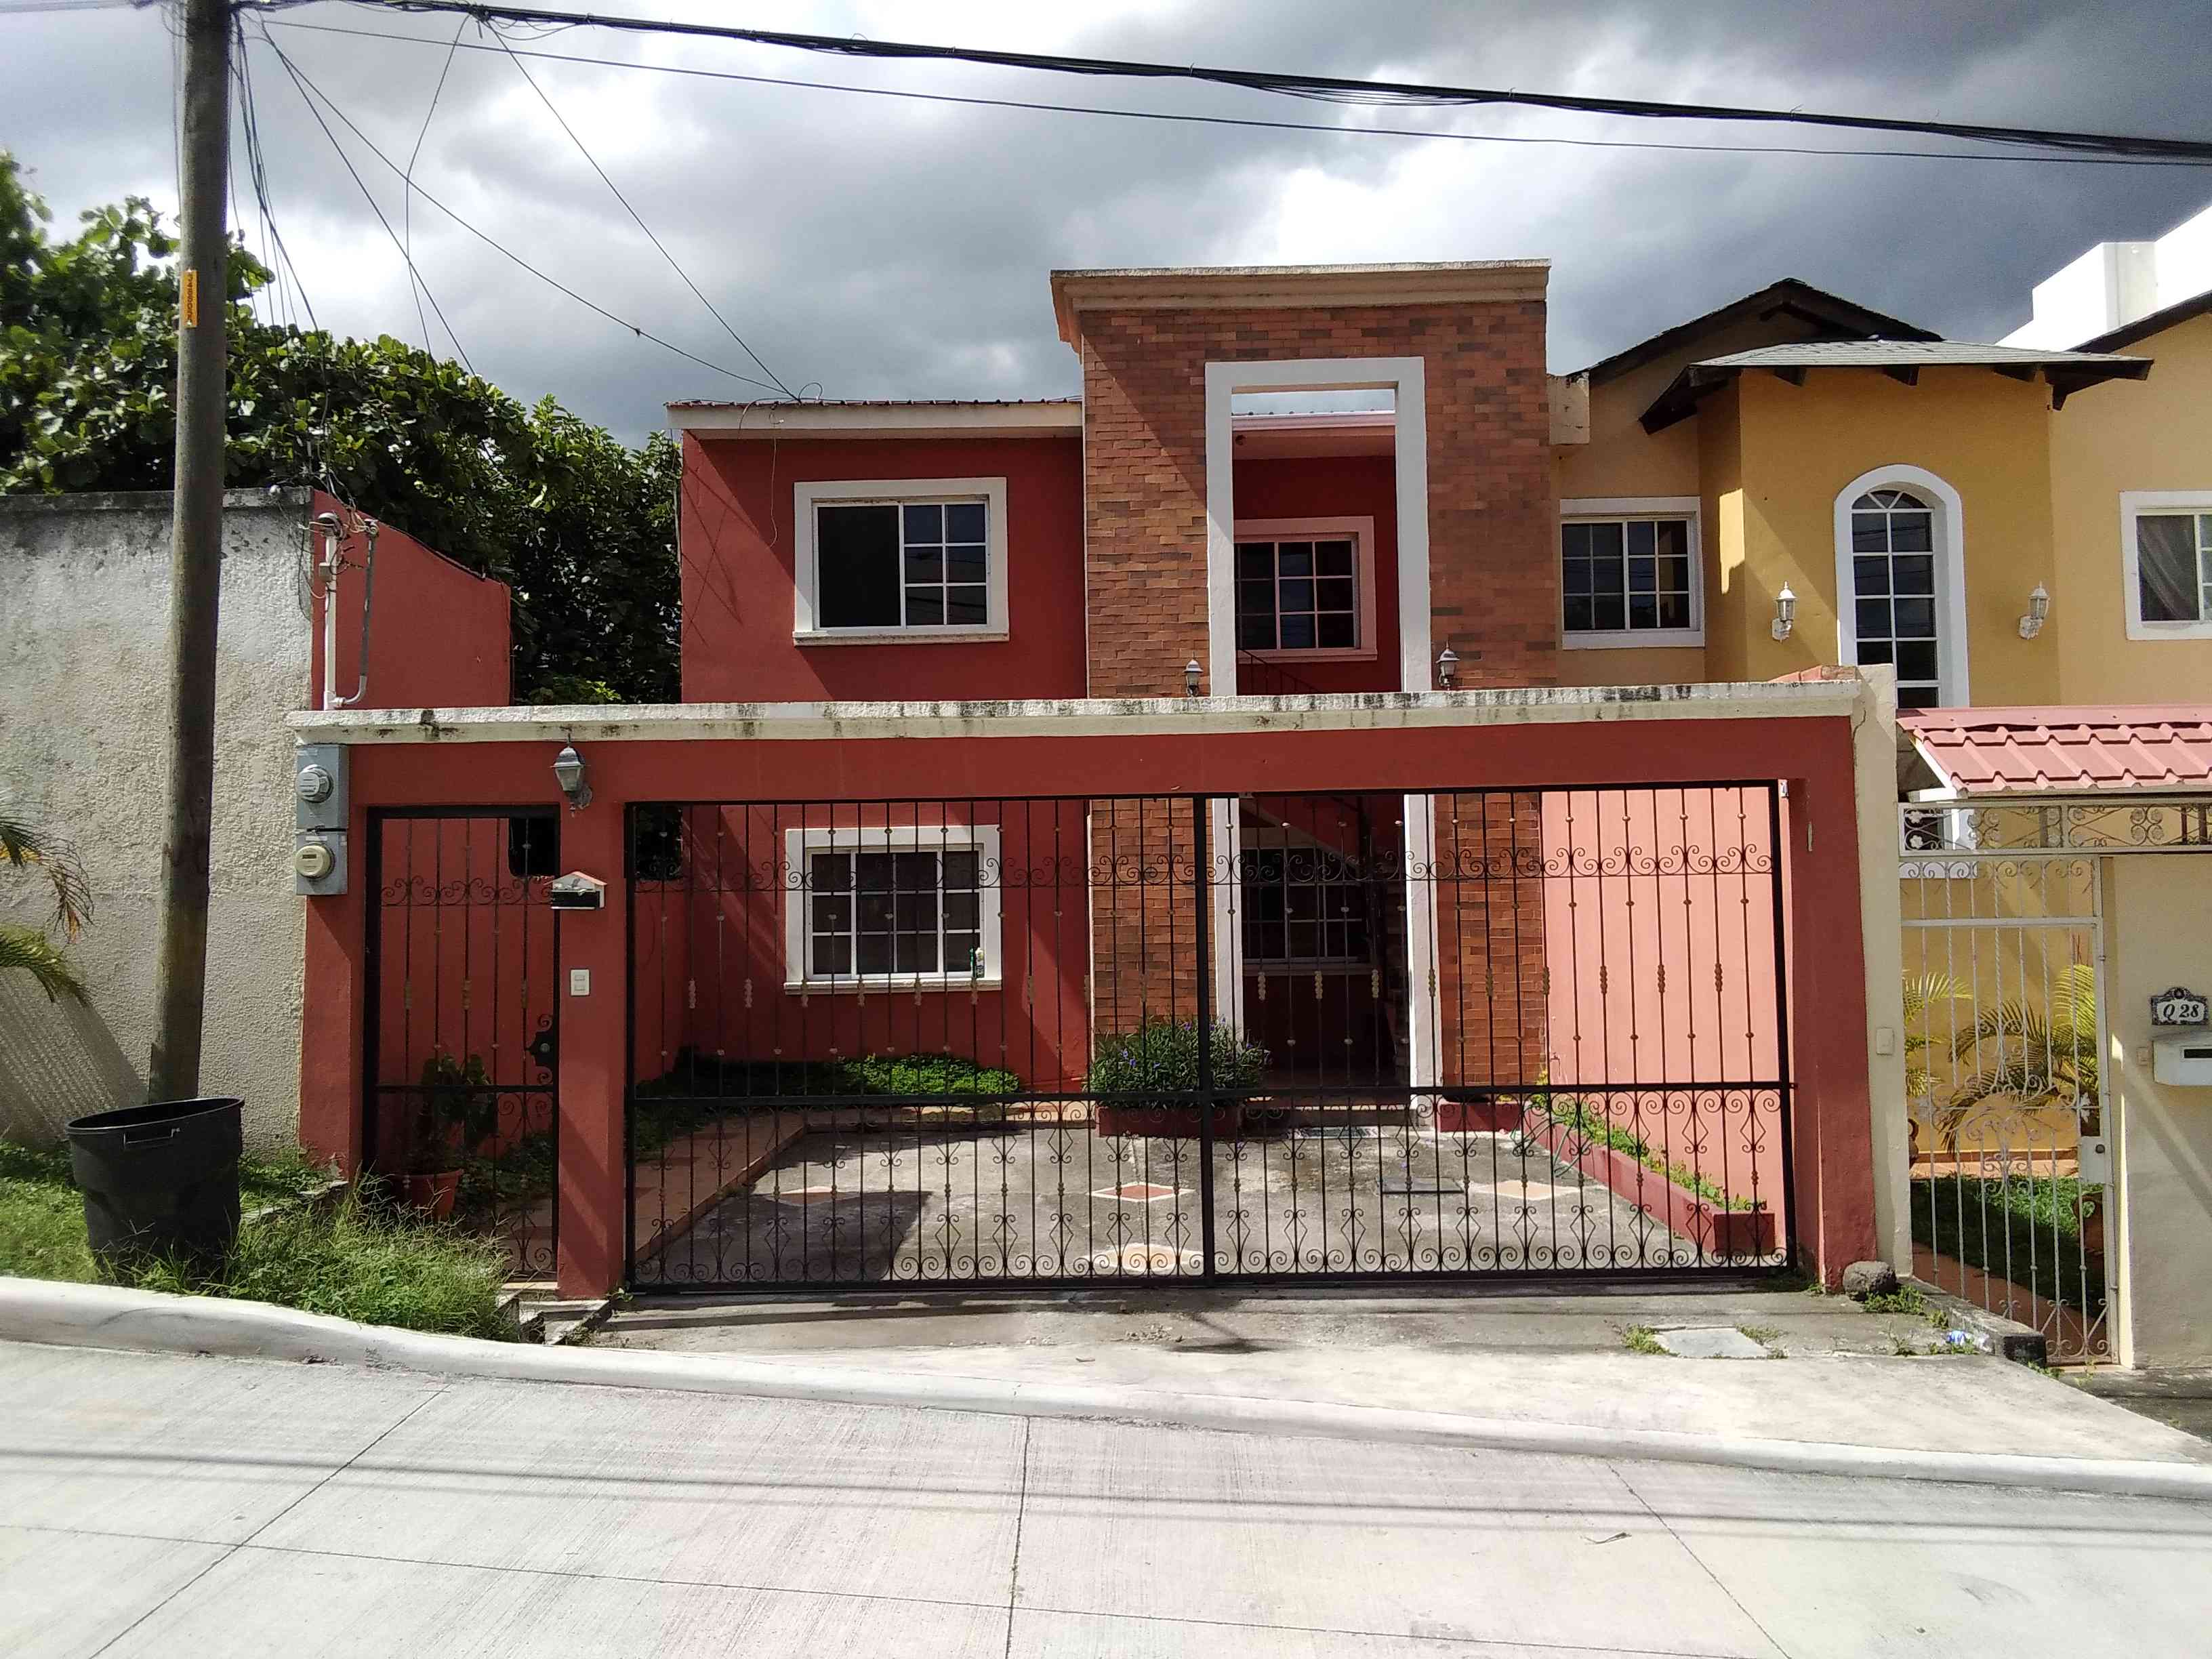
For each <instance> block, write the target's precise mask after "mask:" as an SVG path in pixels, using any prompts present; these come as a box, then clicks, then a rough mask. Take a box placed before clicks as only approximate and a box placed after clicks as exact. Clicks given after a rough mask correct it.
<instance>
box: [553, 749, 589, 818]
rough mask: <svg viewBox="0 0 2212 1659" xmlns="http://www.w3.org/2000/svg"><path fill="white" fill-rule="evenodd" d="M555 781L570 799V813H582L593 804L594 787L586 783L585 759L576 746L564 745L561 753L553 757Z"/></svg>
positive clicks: (563, 793)
mask: <svg viewBox="0 0 2212 1659" xmlns="http://www.w3.org/2000/svg"><path fill="white" fill-rule="evenodd" d="M553 781H555V782H556V783H557V784H559V785H560V786H561V793H562V795H564V796H566V797H567V798H568V810H569V811H572V812H580V811H583V810H584V809H585V808H586V806H589V805H591V804H592V786H591V785H590V784H588V783H586V782H585V781H584V757H582V756H581V755H580V754H578V753H577V752H576V746H575V745H574V744H562V745H561V752H560V753H559V754H557V755H556V756H554V757H553Z"/></svg>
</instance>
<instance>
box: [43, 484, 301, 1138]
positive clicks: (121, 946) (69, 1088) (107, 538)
mask: <svg viewBox="0 0 2212 1659" xmlns="http://www.w3.org/2000/svg"><path fill="white" fill-rule="evenodd" d="M306 516H307V493H306V492H305V491H303V490H302V491H292V492H287V493H286V494H285V495H283V496H282V497H278V498H272V497H271V496H270V495H266V494H264V493H262V492H258V491H255V492H239V493H235V494H234V495H231V496H230V497H229V498H228V500H227V501H226V504H225V513H224V558H223V573H222V618H221V628H220V644H219V647H218V657H217V665H216V778H215V821H214V830H215V835H214V843H213V848H212V866H213V891H212V894H211V898H210V915H209V933H208V1002H207V1024H206V1038H205V1054H204V1060H203V1062H202V1068H201V1079H200V1082H201V1088H202V1090H203V1091H204V1092H205V1093H208V1094H234V1095H239V1096H241V1097H244V1099H245V1101H246V1137H247V1139H248V1140H249V1142H252V1143H253V1144H257V1145H264V1146H268V1145H276V1144H282V1143H287V1142H289V1141H290V1140H291V1139H292V1138H293V1136H294V1133H295V1125H296V1123H297V1121H298V1117H299V1080H300V1000H301V929H302V926H303V912H302V907H301V902H300V901H299V899H298V898H296V897H295V896H294V895H293V892H292V876H291V870H290V854H291V847H292V804H291V780H292V738H291V735H290V733H289V732H287V731H286V730H285V726H284V716H285V715H286V714H287V713H288V712H289V711H290V710H292V709H295V708H300V707H301V706H303V704H304V702H305V701H306V694H307V689H308V675H309V670H308V650H309V624H308V620H307V594H306V590H305V587H304V586H303V583H302V580H301V578H302V568H301V557H302V532H303V528H304V524H305V520H306ZM168 567H169V498H168V496H167V495H166V494H147V495H73V496H48V497H31V498H23V497H15V498H6V499H0V799H6V800H7V801H8V803H9V805H10V806H11V807H12V808H14V809H16V810H18V811H20V812H21V814H22V815H23V816H25V817H28V818H29V819H30V820H31V821H32V822H33V823H36V824H37V825H39V826H40V828H41V829H44V830H45V831H46V832H48V833H50V834H53V835H58V836H65V837H67V838H69V839H70V840H72V841H74V842H76V847H77V850H78V852H79V854H81V855H82V860H83V863H84V866H85V870H86V872H87V874H88V876H89V878H90V879H91V884H92V888H93V894H94V903H95V905H96V907H97V908H96V911H95V914H94V920H93V924H92V926H91V927H90V928H89V929H88V930H87V932H86V933H85V934H84V935H83V937H82V939H80V940H79V941H78V944H77V945H76V952H75V954H76V961H77V963H78V964H79V966H80V968H81V969H82V971H83V974H84V976H85V979H86V981H87V983H88V985H89V987H90V988H91V993H92V1001H91V1005H90V1006H89V1007H87V1008H73V1007H70V1006H50V1005H49V1004H48V1003H47V1002H46V998H45V997H44V996H43V995H42V994H40V992H39V991H38V990H36V989H35V988H34V987H32V986H30V985H29V983H28V982H27V981H24V980H22V978H21V975H0V1132H7V1133H30V1134H33V1135H37V1134H51V1133H58V1127H59V1125H60V1124H61V1123H62V1122H63V1121H65V1120H66V1119H68V1118H70V1117H72V1116H75V1115H78V1114H80V1113H82V1112H88V1111H96V1110H99V1109H101V1108H103V1107H106V1106H111V1105H119V1104H128V1103H132V1102H135V1101H137V1100H139V1099H143V1090H144V1078H145V1072H146V1063H147V1056H148V1052H149V1048H150V1047H151V1044H152V1041H153V999H154V957H155V939H156V933H157V923H156V915H155V912H156V900H157V895H158V893H159V890H160V885H161V831H162V824H163V814H164V804H163V803H164V794H163V792H164V788H165V783H166V779H167V771H168V762H167V735H166V718H165V714H164V709H163V703H164V701H165V696H166V691H165V687H166V683H167V677H166V671H165V660H164V659H165V653H166V650H167V630H168V611H169V579H168ZM39 901H40V893H39V890H37V888H36V887H35V885H34V884H29V883H26V882H22V881H20V880H18V881H9V882H5V883H4V884H0V908H5V909H8V910H9V911H11V912H13V913H14V915H17V916H19V915H21V914H22V913H24V912H25V911H31V912H33V913H34V915H33V919H42V915H39V914H38V913H41V912H42V911H43V905H42V904H41V903H40V902H39ZM11 919H14V917H13V916H11Z"/></svg>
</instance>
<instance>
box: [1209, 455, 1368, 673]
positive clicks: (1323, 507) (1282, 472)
mask: <svg viewBox="0 0 2212 1659" xmlns="http://www.w3.org/2000/svg"><path fill="white" fill-rule="evenodd" d="M1236 491H1237V519H1238V520H1239V521H1240V522H1249V521H1250V520H1259V519H1338V518H1363V519H1365V518H1371V519H1373V520H1375V548H1374V556H1375V623H1374V627H1375V647H1376V650H1375V655H1374V657H1373V658H1372V659H1346V660H1343V661H1334V662H1309V661H1291V662H1285V663H1283V664H1281V665H1280V669H1281V671H1282V672H1283V673H1284V674H1286V675H1289V676H1291V677H1292V678H1294V680H1302V681H1304V683H1305V684H1306V685H1308V686H1310V687H1311V688H1312V689H1313V690H1316V691H1395V690H1399V689H1400V688H1399V684H1398V680H1399V674H1398V466H1397V463H1396V462H1395V460H1394V459H1391V458H1390V457H1389V456H1388V455H1331V456H1322V457H1317V458H1314V459H1300V460H1269V461H1238V462H1237V477H1236ZM1238 669H1239V678H1238V681H1237V690H1239V691H1243V692H1246V693H1256V694H1258V695H1261V696H1267V695H1269V694H1270V693H1278V694H1279V693H1282V692H1284V691H1285V690H1289V689H1290V688H1287V687H1285V686H1282V685H1279V684H1276V683H1275V681H1274V678H1273V677H1272V676H1270V675H1269V674H1268V673H1267V671H1264V670H1262V671H1259V672H1257V673H1254V672H1253V671H1251V670H1252V665H1250V664H1245V663H1240V664H1239V665H1238Z"/></svg>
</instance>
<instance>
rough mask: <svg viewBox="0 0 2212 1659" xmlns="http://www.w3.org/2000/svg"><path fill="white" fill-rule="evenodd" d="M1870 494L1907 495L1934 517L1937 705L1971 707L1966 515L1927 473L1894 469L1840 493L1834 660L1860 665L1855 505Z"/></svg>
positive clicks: (1863, 476)
mask: <svg viewBox="0 0 2212 1659" xmlns="http://www.w3.org/2000/svg"><path fill="white" fill-rule="evenodd" d="M1870 489H1909V490H1911V492H1912V493H1913V494H1914V495H1918V496H1920V497H1922V498H1923V500H1925V501H1927V502H1928V503H1929V507H1930V508H1931V509H1932V511H1933V513H1934V519H1935V535H1934V538H1933V545H1934V547H1935V550H1936V699H1937V702H1938V703H1939V704H1940V705H1941V706H1942V707H1943V708H1966V707H1968V706H1969V704H1970V703H1971V702H1972V694H1971V693H1970V691H1969V690H1968V686H1969V681H1968V678H1967V674H1966V505H1965V503H1964V502H1962V501H1960V499H1959V492H1958V491H1957V490H1955V489H1952V488H1951V486H1950V485H1949V484H1947V483H1944V482H1943V481H1942V479H1941V478H1939V477H1936V475H1935V474H1934V473H1933V472H1930V471H1928V470H1927V469H1926V468H1925V467H1919V466H1905V465H1891V466H1878V467H1875V469H1874V470H1873V471H1870V472H1862V473H1860V474H1859V476H1858V477H1856V478H1854V479H1852V480H1851V481H1850V483H1847V484H1845V485H1844V487H1843V489H1840V490H1838V492H1837V493H1836V511H1835V535H1836V660H1837V661H1838V663H1842V664H1845V665H1856V664H1857V662H1858V659H1859V640H1858V631H1859V623H1858V609H1857V605H1854V604H1853V601H1854V600H1855V599H1857V596H1858V595H1857V586H1856V580H1855V578H1854V575H1853V573H1852V569H1851V503H1852V502H1853V501H1857V500H1858V498H1859V497H1860V496H1862V495H1865V494H1866V493H1867V492H1868V491H1869V490H1870Z"/></svg>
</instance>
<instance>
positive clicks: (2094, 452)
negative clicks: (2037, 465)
mask: <svg viewBox="0 0 2212 1659" xmlns="http://www.w3.org/2000/svg"><path fill="white" fill-rule="evenodd" d="M2128 349H2130V351H2134V352H2139V353H2141V354H2142V356H2147V357H2149V358H2152V359H2153V360H2154V362H2155V364H2156V367H2155V368H2153V369H2152V371H2151V375H2150V378H2149V380H2146V381H2144V382H2143V383H2142V384H2141V385H2113V386H2096V387H2093V388H2092V389H2091V390H2089V391H2087V392H2079V393H2077V394H2075V397H2074V398H2072V399H2070V400H2069V402H2068V404H2067V405H2066V407H2065V408H2064V409H2063V410H2060V411H2059V412H2058V413H2057V415H2055V416H2052V417H2051V526H2052V530H2053V532H2054V534H2053V540H2054V543H2055V544H2056V546H2057V550H2058V560H2059V568H2058V580H2057V581H2056V582H2054V583H2053V584H2052V586H2051V593H2052V596H2053V599H2054V601H2055V603H2054V605H2053V606H2052V610H2051V625H2052V629H2054V630H2056V631H2057V635H2058V641H2057V643H2058V650H2057V685H2056V687H2055V689H2054V692H2053V695H2051V696H2048V697H2046V698H2043V699H2039V701H2047V702H2101V703H2141V702H2173V701H2175V700H2177V699H2191V700H2202V699H2203V698H2205V697H2206V696H2212V637H2205V638H2201V639H2160V640H2131V639H2130V638H2129V637H2128V633H2127V611H2126V595H2127V545H2126V542H2125V540H2124V538H2123V534H2122V530H2121V523H2120V497H2121V495H2122V494H2123V493H2124V492H2127V491H2133V490H2195V491H2203V492H2206V493H2207V494H2212V313H2207V314H2204V315H2201V316H2197V317H2193V318H2191V319H2188V320H2186V321H2185V322H2181V323H2179V324H2177V325H2174V326H2173V327H2172V328H2168V329H2166V330H2163V331H2160V332H2159V333H2157V334H2154V335H2152V336H2150V337H2148V338H2146V339H2144V340H2142V341H2139V342H2137V343H2136V344H2134V345H2131V346H2130V347H2129V348H2128ZM2062 621H2063V623H2064V626H2063V628H2061V627H2060V626H2059V624H2060V623H2061V622H2062ZM1977 690H1978V688H1977ZM1980 700H1981V699H1980V697H1979V696H1977V698H1976V701H1980Z"/></svg>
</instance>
